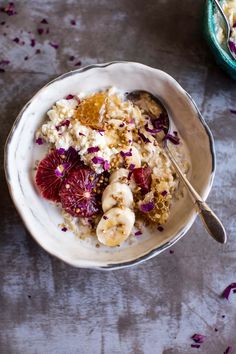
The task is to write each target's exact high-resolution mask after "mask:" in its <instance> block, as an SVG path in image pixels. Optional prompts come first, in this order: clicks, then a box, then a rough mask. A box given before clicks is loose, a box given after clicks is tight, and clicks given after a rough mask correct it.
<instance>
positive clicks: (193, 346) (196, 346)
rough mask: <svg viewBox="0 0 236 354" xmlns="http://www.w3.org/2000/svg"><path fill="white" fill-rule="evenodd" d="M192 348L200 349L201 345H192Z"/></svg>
mask: <svg viewBox="0 0 236 354" xmlns="http://www.w3.org/2000/svg"><path fill="white" fill-rule="evenodd" d="M191 348H200V344H191Z"/></svg>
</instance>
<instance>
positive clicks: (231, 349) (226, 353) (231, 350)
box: [224, 346, 233, 354]
mask: <svg viewBox="0 0 236 354" xmlns="http://www.w3.org/2000/svg"><path fill="white" fill-rule="evenodd" d="M232 352H233V347H231V346H229V347H228V348H226V350H225V352H224V354H230V353H232Z"/></svg>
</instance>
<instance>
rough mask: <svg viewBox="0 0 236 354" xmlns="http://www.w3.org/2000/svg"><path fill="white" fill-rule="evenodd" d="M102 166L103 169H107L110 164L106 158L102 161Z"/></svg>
mask: <svg viewBox="0 0 236 354" xmlns="http://www.w3.org/2000/svg"><path fill="white" fill-rule="evenodd" d="M103 168H104V170H105V171H107V170H109V168H110V164H109V162H108V161H107V160H105V161H104V164H103Z"/></svg>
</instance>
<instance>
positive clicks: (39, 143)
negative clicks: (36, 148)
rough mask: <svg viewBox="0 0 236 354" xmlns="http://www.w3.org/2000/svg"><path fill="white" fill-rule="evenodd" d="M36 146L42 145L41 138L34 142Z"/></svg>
mask: <svg viewBox="0 0 236 354" xmlns="http://www.w3.org/2000/svg"><path fill="white" fill-rule="evenodd" d="M35 142H36V144H38V145H43V139H42V138H38V139H36V140H35Z"/></svg>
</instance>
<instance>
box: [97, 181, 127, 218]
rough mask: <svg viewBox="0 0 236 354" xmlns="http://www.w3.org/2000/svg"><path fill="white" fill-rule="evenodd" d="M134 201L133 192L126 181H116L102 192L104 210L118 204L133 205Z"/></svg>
mask: <svg viewBox="0 0 236 354" xmlns="http://www.w3.org/2000/svg"><path fill="white" fill-rule="evenodd" d="M132 203H133V194H132V192H131V190H130V188H129V187H128V186H127V185H126V184H124V183H120V182H114V183H112V184H109V185H108V186H107V187H106V188H105V190H104V192H103V194H102V209H103V211H104V212H106V211H107V210H109V209H111V208H112V207H114V206H116V205H119V206H127V207H131V206H132Z"/></svg>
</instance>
